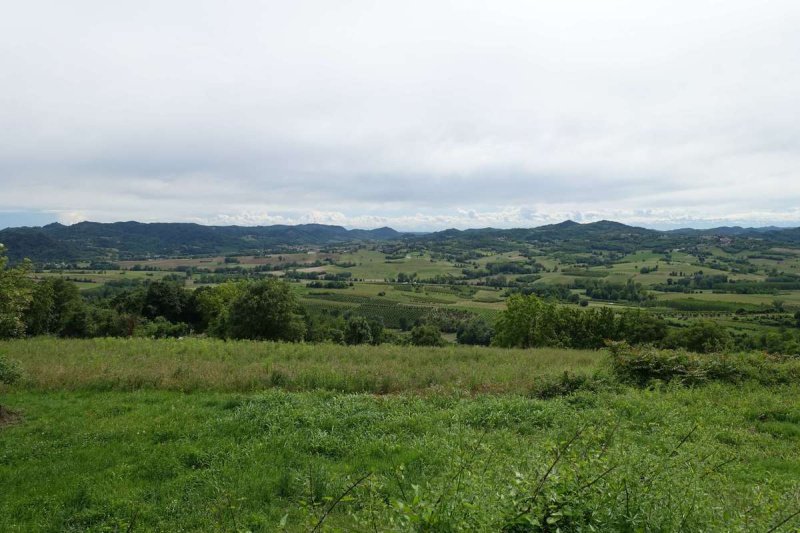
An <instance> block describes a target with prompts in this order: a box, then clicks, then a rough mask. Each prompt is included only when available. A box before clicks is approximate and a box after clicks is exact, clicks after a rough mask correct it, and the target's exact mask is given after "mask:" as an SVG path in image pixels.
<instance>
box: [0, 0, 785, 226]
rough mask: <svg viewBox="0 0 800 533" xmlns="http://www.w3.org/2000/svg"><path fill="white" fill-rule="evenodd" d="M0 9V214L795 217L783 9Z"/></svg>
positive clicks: (521, 222) (352, 221) (281, 5)
mask: <svg viewBox="0 0 800 533" xmlns="http://www.w3.org/2000/svg"><path fill="white" fill-rule="evenodd" d="M6 15H7V16H4V17H3V18H2V20H0V72H2V73H3V83H2V84H0V124H2V125H3V127H2V128H1V129H0V211H6V212H20V211H25V212H28V213H49V214H50V215H52V216H53V217H54V218H57V219H59V220H61V221H63V222H75V221H78V220H84V219H91V220H101V221H111V220H124V219H137V220H143V221H152V220H164V221H167V220H169V221H179V220H181V221H197V222H203V223H214V224H268V223H298V222H310V221H313V222H325V223H335V224H342V225H346V226H351V227H374V226H381V225H391V226H394V227H397V228H399V229H405V230H419V229H440V228H444V227H453V226H455V227H481V226H496V227H509V226H533V225H538V224H543V223H548V222H553V221H559V220H563V219H564V218H573V219H576V220H585V221H590V220H597V219H599V218H612V219H615V220H621V221H625V222H630V223H637V224H641V225H646V226H652V227H678V226H686V225H693V226H709V225H719V224H737V223H738V224H756V225H761V224H773V223H776V224H781V225H800V136H798V135H797V124H798V123H800V106H798V105H797V103H796V101H797V95H798V94H800V69H798V68H797V57H796V56H797V53H796V51H797V50H798V49H800V32H797V31H796V29H797V27H800V5H798V4H797V3H796V2H791V1H788V0H786V1H781V0H776V1H773V2H768V3H762V4H760V5H758V6H755V5H754V4H753V2H750V1H740V0H730V1H726V2H720V1H708V0H698V1H691V2H689V1H669V2H667V1H659V0H655V1H651V2H637V1H632V0H611V1H609V2H595V1H588V0H587V1H577V0H565V1H562V2H528V1H507V2H493V3H487V2H470V1H459V2H435V3H432V2H421V1H408V2H395V3H387V2H379V3H376V2H366V1H364V2H358V1H355V2H305V1H300V2H263V1H246V0H243V1H241V2H236V3H235V4H230V3H223V2H218V1H215V2H207V1H197V0H193V1H191V2H190V1H179V0H174V1H171V2H147V1H140V2H126V3H118V2H111V3H109V2H102V1H86V0H84V1H81V0H77V1H75V2H69V3H64V2H54V1H49V2H42V1H37V0H32V1H29V2H24V3H21V2H20V3H17V4H16V5H14V6H13V7H11V8H10V9H8V10H7V13H6ZM11 218H12V216H11V215H10V214H8V215H6V216H5V217H2V218H1V219H0V220H9V219H11ZM28 218H30V217H28Z"/></svg>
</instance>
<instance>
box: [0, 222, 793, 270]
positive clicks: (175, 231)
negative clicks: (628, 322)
mask: <svg viewBox="0 0 800 533" xmlns="http://www.w3.org/2000/svg"><path fill="white" fill-rule="evenodd" d="M400 239H402V240H404V241H405V242H406V244H408V245H411V246H415V247H422V248H427V249H431V250H459V249H461V250H463V249H473V250H474V249H477V248H486V249H494V250H498V249H502V248H503V247H504V246H505V247H507V248H509V249H515V248H517V247H519V244H520V243H528V244H532V245H534V246H537V247H543V248H554V249H558V250H561V251H565V252H569V251H574V252H579V251H585V250H587V249H595V250H614V251H619V252H629V251H633V250H637V249H653V250H664V251H666V250H669V249H673V248H680V247H691V246H695V245H696V244H698V243H702V242H709V241H712V242H713V241H720V242H723V243H724V244H726V245H728V246H731V247H732V248H734V249H735V248H737V247H742V248H748V249H753V248H763V249H768V248H769V247H773V246H781V245H784V244H786V245H795V246H796V245H798V244H800V228H775V227H768V228H740V227H722V228H714V229H704V230H698V229H681V230H674V231H657V230H652V229H646V228H640V227H635V226H628V225H625V224H621V223H619V222H612V221H607V220H602V221H599V222H592V223H587V224H579V223H577V222H573V221H571V220H567V221H565V222H561V223H559V224H550V225H547V226H539V227H535V228H515V229H495V228H482V229H467V230H456V229H449V230H444V231H438V232H433V233H425V234H410V233H400V232H398V231H395V230H393V229H392V228H386V227H384V228H378V229H373V230H362V229H353V230H348V229H345V228H343V227H341V226H328V225H324V224H301V225H297V226H288V225H275V226H203V225H200V224H186V223H152V224H144V223H140V222H115V223H110V224H104V223H98V222H81V223H78V224H74V225H71V226H64V225H62V224H49V225H47V226H44V227H25V228H7V229H4V230H0V243H2V244H4V245H5V247H6V249H7V252H8V256H9V258H10V259H11V260H12V261H18V260H20V259H22V258H25V257H27V258H30V259H32V260H33V261H35V262H60V261H67V262H68V261H78V260H117V259H143V258H148V257H159V256H160V257H164V256H171V257H175V256H187V255H212V254H236V253H239V254H242V253H259V252H262V251H264V250H275V249H277V248H279V247H292V246H324V245H331V244H337V243H346V242H356V241H389V240H400Z"/></svg>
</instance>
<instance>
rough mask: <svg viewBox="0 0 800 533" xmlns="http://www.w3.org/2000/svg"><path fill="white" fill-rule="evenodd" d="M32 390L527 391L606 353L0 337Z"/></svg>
mask: <svg viewBox="0 0 800 533" xmlns="http://www.w3.org/2000/svg"><path fill="white" fill-rule="evenodd" d="M0 353H5V354H7V355H8V357H9V358H11V359H13V360H17V361H19V362H20V364H21V367H22V371H23V373H24V375H25V378H24V379H23V381H22V384H21V386H22V387H23V388H26V389H31V390H48V391H57V390H90V391H107V390H122V391H133V390H140V389H163V390H173V391H238V392H246V391H256V390H263V389H266V388H271V387H281V388H284V389H287V390H309V389H311V390H315V389H325V390H332V391H339V392H369V393H376V394H385V393H398V392H425V393H436V392H446V391H452V390H460V391H467V392H471V393H477V392H495V393H519V394H529V393H531V392H532V391H537V390H539V387H540V386H545V385H547V384H549V382H550V381H552V379H553V378H555V377H558V376H561V375H563V373H564V372H570V373H572V374H580V375H588V374H590V373H592V372H594V371H595V370H596V369H597V368H598V365H599V364H600V361H601V359H602V357H603V355H602V354H601V353H600V352H596V351H588V350H587V351H578V350H562V349H552V348H542V349H536V350H507V349H502V348H484V347H467V346H451V347H447V348H422V347H416V348H409V347H404V346H395V345H382V346H340V345H335V344H282V343H268V342H251V341H227V342H226V341H222V340H218V339H197V338H187V339H180V340H178V339H173V340H167V339H164V340H151V339H140V338H131V339H87V340H65V339H54V338H47V337H40V338H35V339H29V340H18V341H5V342H0Z"/></svg>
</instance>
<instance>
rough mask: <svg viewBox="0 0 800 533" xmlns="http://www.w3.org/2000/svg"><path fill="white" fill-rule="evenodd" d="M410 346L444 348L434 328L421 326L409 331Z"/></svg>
mask: <svg viewBox="0 0 800 533" xmlns="http://www.w3.org/2000/svg"><path fill="white" fill-rule="evenodd" d="M411 344H413V345H414V346H444V345H445V340H444V339H443V338H442V333H441V332H440V331H439V328H437V327H436V326H431V325H429V324H423V325H421V326H415V327H414V328H413V329H412V330H411Z"/></svg>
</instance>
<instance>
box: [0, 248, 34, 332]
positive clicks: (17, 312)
mask: <svg viewBox="0 0 800 533" xmlns="http://www.w3.org/2000/svg"><path fill="white" fill-rule="evenodd" d="M30 270H31V265H30V263H27V262H23V263H21V264H20V265H18V266H17V267H15V268H8V259H7V258H6V257H5V248H3V246H2V245H1V244H0V339H8V338H13V337H21V336H23V335H24V334H25V321H24V314H25V310H26V309H27V307H28V306H29V305H30V302H31V299H32V287H31V282H30V281H29V280H28V278H27V275H28V273H29V272H30Z"/></svg>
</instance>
